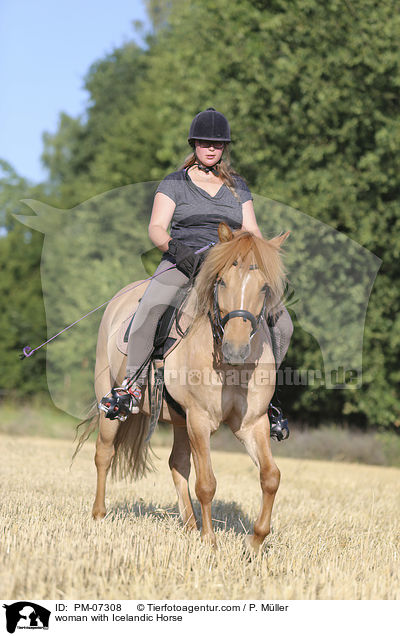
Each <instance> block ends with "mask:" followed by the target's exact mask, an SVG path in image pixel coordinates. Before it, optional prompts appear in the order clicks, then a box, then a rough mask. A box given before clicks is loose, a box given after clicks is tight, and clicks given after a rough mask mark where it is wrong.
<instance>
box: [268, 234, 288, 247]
mask: <svg viewBox="0 0 400 636" xmlns="http://www.w3.org/2000/svg"><path fill="white" fill-rule="evenodd" d="M289 234H290V232H285V233H284V234H280V235H279V236H275V237H274V238H273V239H271V240H270V241H268V243H269V244H270V245H272V246H273V247H277V248H278V249H279V248H280V247H281V246H282V244H283V243H284V242H285V241H286V239H287V237H288V236H289Z"/></svg>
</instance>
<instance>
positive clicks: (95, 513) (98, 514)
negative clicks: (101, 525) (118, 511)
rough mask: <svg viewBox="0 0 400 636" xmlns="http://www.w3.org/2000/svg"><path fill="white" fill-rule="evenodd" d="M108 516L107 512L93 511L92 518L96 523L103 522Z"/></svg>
mask: <svg viewBox="0 0 400 636" xmlns="http://www.w3.org/2000/svg"><path fill="white" fill-rule="evenodd" d="M105 516H106V511H105V510H93V512H92V517H93V520H94V521H102V520H103V519H104V517H105Z"/></svg>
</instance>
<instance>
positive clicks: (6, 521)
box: [0, 435, 400, 600]
mask: <svg viewBox="0 0 400 636" xmlns="http://www.w3.org/2000/svg"><path fill="white" fill-rule="evenodd" d="M0 444H1V454H2V457H3V461H2V462H1V467H0V471H1V477H2V504H1V536H2V550H1V557H0V559H1V561H0V562H1V567H0V598H2V599H10V598H12V599H26V598H34V599H71V598H72V599H93V598H96V599H121V600H122V599H135V598H140V599H154V598H156V599H261V598H263V599H268V600H273V599H288V600H289V599H399V598H400V523H399V521H400V470H398V469H396V468H383V467H377V466H376V467H375V466H364V465H357V464H344V463H335V462H321V461H312V460H296V459H289V458H279V460H278V465H279V467H280V469H281V472H282V480H281V486H280V489H279V491H278V495H277V499H276V503H275V507H274V511H273V532H272V534H271V535H270V536H269V537H268V538H267V540H266V542H265V547H264V550H263V551H262V553H261V554H260V555H258V556H257V557H254V558H253V559H249V558H248V556H246V553H245V552H244V551H243V544H244V533H246V532H249V531H250V529H251V524H252V522H253V520H254V519H255V517H256V514H257V511H258V506H259V502H260V487H259V484H258V474H257V471H256V469H255V467H254V466H253V465H252V464H251V461H250V459H249V458H248V457H247V456H246V455H243V454H237V453H224V452H221V451H214V452H213V465H214V470H215V474H216V477H217V482H218V487H217V493H216V498H215V504H214V507H213V518H214V520H215V522H214V523H215V527H216V528H217V538H218V549H217V550H215V551H214V550H213V549H211V548H210V547H208V546H205V545H203V544H202V543H201V541H200V538H199V536H198V534H197V533H196V534H191V535H189V534H187V533H186V532H185V531H184V530H183V529H182V527H181V525H180V522H179V520H178V517H177V509H176V506H175V490H174V487H173V484H172V480H171V478H170V474H169V469H168V464H167V458H168V454H169V451H168V449H167V448H164V447H163V448H158V449H157V448H156V449H155V450H156V453H157V455H158V457H159V460H157V462H156V463H157V466H158V472H157V473H153V474H151V475H150V476H148V477H147V478H146V479H143V480H141V481H139V482H137V483H135V484H129V483H125V482H116V483H112V482H111V481H109V487H108V497H107V503H108V510H109V514H108V515H107V517H106V519H105V520H104V521H103V522H101V523H95V522H93V521H92V520H91V518H90V510H91V505H92V500H93V496H94V485H95V468H94V463H93V453H94V444H93V442H88V443H87V444H86V446H85V447H84V448H83V450H82V451H81V452H80V453H79V455H78V456H77V459H76V460H75V462H74V464H73V465H72V468H71V469H70V459H71V455H72V452H73V449H74V446H73V444H72V443H71V442H68V441H65V440H54V439H53V440H50V439H41V438H28V437H11V436H8V435H1V436H0ZM191 480H192V484H193V478H192V477H191ZM192 492H194V488H193V485H192ZM196 511H198V506H196Z"/></svg>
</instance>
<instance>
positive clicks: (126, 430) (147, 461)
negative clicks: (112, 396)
mask: <svg viewBox="0 0 400 636" xmlns="http://www.w3.org/2000/svg"><path fill="white" fill-rule="evenodd" d="M99 423H100V412H99V409H98V405H97V402H96V400H95V401H94V402H93V404H92V406H91V408H90V410H89V412H88V415H87V417H86V418H85V419H84V420H82V422H79V424H78V425H77V427H76V430H75V433H76V434H75V440H76V438H77V436H78V434H79V429H80V428H81V427H82V426H84V429H83V432H82V433H81V435H80V436H79V439H78V443H77V445H76V448H75V451H74V454H73V456H72V460H71V465H72V463H73V461H74V459H75V457H76V455H77V454H78V453H79V451H80V450H81V448H82V446H83V445H84V443H85V442H86V441H87V440H88V439H89V437H90V435H91V434H92V433H94V432H95V431H96V430H98V428H99ZM149 423H150V417H149V416H148V415H145V414H144V413H138V414H132V415H129V416H128V418H127V419H126V420H125V422H120V424H119V426H118V430H117V434H116V436H115V439H114V456H113V458H112V462H111V475H112V477H114V478H116V479H125V478H128V479H140V478H141V477H144V476H145V475H146V474H147V473H148V472H152V471H155V466H154V463H153V457H152V456H153V455H154V456H156V455H155V453H154V451H153V449H152V448H151V446H150V444H149V443H148V442H146V438H147V434H148V432H149Z"/></svg>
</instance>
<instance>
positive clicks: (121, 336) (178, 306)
mask: <svg viewBox="0 0 400 636" xmlns="http://www.w3.org/2000/svg"><path fill="white" fill-rule="evenodd" d="M190 290H191V285H189V284H188V285H184V286H183V287H181V288H180V289H179V290H178V292H177V294H176V295H175V297H174V298H173V300H172V303H171V305H170V306H169V307H168V309H167V310H166V311H165V312H164V313H163V315H162V316H161V318H160V320H159V321H158V324H157V328H156V332H155V336H154V351H153V355H152V358H153V359H158V360H163V359H165V358H166V357H167V356H168V355H169V354H170V353H171V351H173V350H174V349H175V347H176V346H177V345H178V344H179V342H180V341H181V339H182V338H183V336H185V335H186V333H187V332H188V331H189V329H190V327H191V324H192V315H193V314H192V312H191V311H190V308H189V307H188V306H187V302H186V301H187V299H188V296H189V292H190ZM140 301H141V298H140V299H139V301H138V302H137V304H136V307H133V313H132V314H131V315H130V316H128V318H126V319H125V320H124V321H123V322H122V324H121V326H120V328H119V330H118V333H117V343H116V344H117V348H118V349H119V351H120V352H121V353H123V354H124V355H127V353H128V340H129V334H130V330H131V327H132V322H133V319H134V317H135V314H136V311H137V308H138V306H139V303H140Z"/></svg>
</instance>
